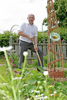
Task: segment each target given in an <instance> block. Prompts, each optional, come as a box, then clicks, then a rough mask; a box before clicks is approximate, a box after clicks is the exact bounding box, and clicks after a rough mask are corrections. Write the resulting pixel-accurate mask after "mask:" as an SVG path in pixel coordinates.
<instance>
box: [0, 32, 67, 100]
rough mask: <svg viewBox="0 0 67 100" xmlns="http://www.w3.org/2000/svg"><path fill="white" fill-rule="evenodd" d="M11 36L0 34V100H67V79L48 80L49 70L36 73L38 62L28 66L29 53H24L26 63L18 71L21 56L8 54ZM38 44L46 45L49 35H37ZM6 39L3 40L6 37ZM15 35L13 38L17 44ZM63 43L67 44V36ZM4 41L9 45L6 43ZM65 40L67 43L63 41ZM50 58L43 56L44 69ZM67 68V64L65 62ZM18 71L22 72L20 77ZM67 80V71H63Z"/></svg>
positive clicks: (35, 61) (34, 61)
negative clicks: (44, 43) (43, 43)
mask: <svg viewBox="0 0 67 100" xmlns="http://www.w3.org/2000/svg"><path fill="white" fill-rule="evenodd" d="M65 32H66V31H65ZM9 36H10V33H8V32H5V33H4V34H3V35H0V38H1V39H0V41H3V42H0V43H1V44H0V45H1V48H0V100H67V80H64V81H55V80H54V79H52V78H50V77H49V73H48V71H44V70H43V69H42V68H41V67H39V68H40V70H41V72H39V71H37V67H38V66H37V59H35V60H32V61H31V63H30V64H28V61H27V56H28V53H27V52H24V56H25V60H24V64H23V66H22V69H18V57H17V56H16V55H15V54H14V53H13V54H12V55H11V56H8V55H7V51H8V50H10V49H11V48H12V47H5V48H3V47H2V45H4V46H9ZM38 36H39V37H38V41H41V42H43V37H44V38H45V39H46V42H47V39H48V36H47V32H45V33H44V32H43V33H42V34H41V33H40V32H39V33H38ZM3 37H4V38H3ZM16 37H18V36H16V34H14V35H13V39H14V41H15V39H16ZM61 37H62V39H61V40H62V42H64V41H65V42H66V40H65V37H64V35H62V36H61ZM5 40H6V41H7V42H5ZM63 40H64V41H63ZM47 61H48V55H46V56H44V57H43V62H44V66H46V67H47ZM64 68H67V62H65V63H64ZM19 72H22V73H21V75H20V74H19ZM64 78H65V79H67V71H66V70H64Z"/></svg>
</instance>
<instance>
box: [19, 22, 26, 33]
mask: <svg viewBox="0 0 67 100" xmlns="http://www.w3.org/2000/svg"><path fill="white" fill-rule="evenodd" d="M24 27H25V23H23V24H22V25H21V26H20V31H22V32H23V31H24Z"/></svg>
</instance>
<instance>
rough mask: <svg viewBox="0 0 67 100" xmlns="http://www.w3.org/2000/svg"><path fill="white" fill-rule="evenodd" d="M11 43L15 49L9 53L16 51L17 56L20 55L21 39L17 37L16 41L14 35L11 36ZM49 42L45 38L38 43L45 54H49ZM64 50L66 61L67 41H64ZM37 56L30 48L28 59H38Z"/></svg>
mask: <svg viewBox="0 0 67 100" xmlns="http://www.w3.org/2000/svg"><path fill="white" fill-rule="evenodd" d="M9 45H10V46H13V49H12V50H11V51H10V52H9V55H11V53H12V52H14V53H15V54H16V55H17V56H18V55H19V39H18V38H17V39H16V42H14V41H13V39H12V36H10V41H9ZM47 46H48V43H45V40H44V41H43V43H38V47H39V48H40V49H41V50H42V51H43V56H46V55H48V50H47ZM62 51H63V60H64V62H65V61H66V60H67V43H62ZM36 58H37V56H36V54H35V53H33V52H32V51H30V50H28V58H27V59H28V61H30V60H32V59H36Z"/></svg>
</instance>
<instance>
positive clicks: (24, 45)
mask: <svg viewBox="0 0 67 100" xmlns="http://www.w3.org/2000/svg"><path fill="white" fill-rule="evenodd" d="M28 49H30V50H32V51H33V52H35V50H34V46H33V43H32V42H31V43H27V42H24V41H22V40H19V68H20V69H21V68H22V63H23V62H24V56H23V52H24V51H27V50H28ZM38 54H39V56H40V59H41V63H42V66H43V52H42V50H40V49H39V48H38ZM38 66H40V63H39V60H38Z"/></svg>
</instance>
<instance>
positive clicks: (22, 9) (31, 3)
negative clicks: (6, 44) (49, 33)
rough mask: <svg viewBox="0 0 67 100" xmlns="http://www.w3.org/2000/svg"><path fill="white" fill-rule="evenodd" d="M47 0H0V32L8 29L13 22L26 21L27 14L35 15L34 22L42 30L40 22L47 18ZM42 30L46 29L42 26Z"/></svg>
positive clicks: (20, 22)
mask: <svg viewBox="0 0 67 100" xmlns="http://www.w3.org/2000/svg"><path fill="white" fill-rule="evenodd" d="M46 6H47V0H0V33H1V32H2V31H3V30H10V29H11V27H12V26H13V25H15V24H17V25H19V26H21V24H22V23H25V22H26V23H27V22H28V21H27V16H28V14H31V13H33V14H34V15H35V21H34V24H35V25H36V26H37V27H38V31H42V22H43V19H44V18H47V9H46ZM43 30H47V27H46V26H43Z"/></svg>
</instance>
